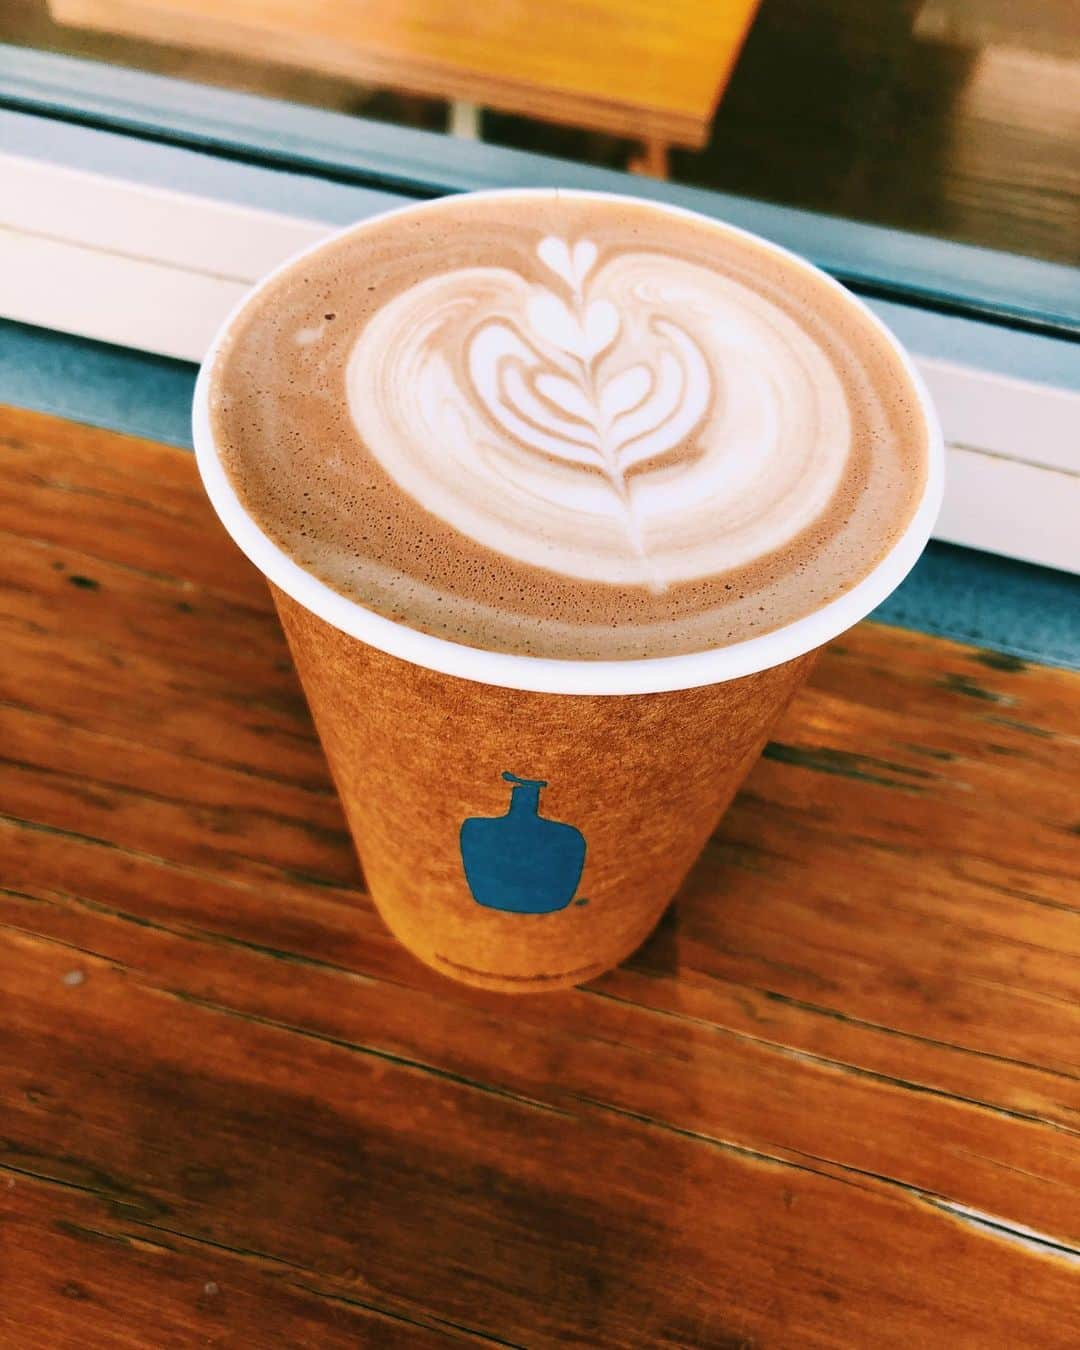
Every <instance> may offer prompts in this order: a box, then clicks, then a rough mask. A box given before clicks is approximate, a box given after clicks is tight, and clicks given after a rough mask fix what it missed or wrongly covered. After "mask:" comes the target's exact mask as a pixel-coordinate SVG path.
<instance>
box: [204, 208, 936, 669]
mask: <svg viewBox="0 0 1080 1350" xmlns="http://www.w3.org/2000/svg"><path fill="white" fill-rule="evenodd" d="M463 195H468V196H469V197H471V198H472V197H475V198H491V199H494V198H503V197H517V198H521V197H551V196H555V197H558V196H567V197H573V198H575V199H582V198H585V199H592V200H608V201H614V202H623V201H627V200H629V201H633V202H634V203H635V204H637V203H639V202H641V203H643V204H645V205H646V206H648V207H651V208H652V209H654V210H656V211H659V212H660V213H662V214H667V215H671V216H676V217H680V218H690V219H692V220H696V221H700V222H704V223H705V224H707V225H709V226H711V227H713V228H716V229H719V230H721V231H722V232H727V233H730V234H734V235H738V236H740V237H742V238H745V239H748V240H750V241H752V242H753V243H754V244H756V245H757V246H759V247H763V248H765V249H767V250H769V251H770V252H772V253H773V254H775V255H776V256H778V257H779V258H781V259H783V260H784V261H785V262H786V263H788V264H789V265H794V266H795V267H797V268H799V269H802V270H804V271H807V272H810V273H812V274H813V275H814V276H815V277H816V278H818V279H819V280H820V281H822V282H823V283H824V284H825V285H826V287H827V288H828V289H830V290H831V291H833V292H834V293H835V294H837V295H838V296H841V297H843V299H844V302H845V303H846V304H848V305H851V306H853V307H854V308H855V309H856V310H858V311H859V312H860V313H861V315H862V316H863V318H864V319H865V320H866V321H868V322H869V323H870V324H871V325H872V326H873V327H874V329H875V330H876V331H877V332H878V334H879V335H880V336H881V337H882V338H883V339H884V340H885V342H886V345H887V346H888V347H889V348H890V349H891V350H892V352H893V353H894V355H895V356H896V357H897V359H898V361H899V363H900V366H901V367H902V369H903V370H904V371H905V372H906V374H907V375H908V377H909V379H910V381H911V383H912V385H913V387H914V389H915V391H916V394H917V397H918V401H919V409H920V412H921V414H922V417H923V420H924V423H925V426H926V430H927V462H926V478H925V482H924V484H923V492H922V496H921V498H920V500H919V503H918V505H917V507H916V508H915V511H914V512H913V513H912V516H911V519H910V520H909V521H908V523H907V525H906V526H905V528H904V530H903V532H902V533H901V535H900V536H899V537H898V538H897V539H896V540H895V542H894V543H893V545H892V546H891V547H890V549H889V550H888V552H887V553H886V554H885V555H884V556H883V557H882V558H881V559H880V560H879V561H878V563H877V564H876V565H875V566H874V568H873V569H872V570H871V571H870V572H869V573H867V575H866V576H865V577H863V578H862V580H861V581H858V582H856V584H855V585H854V586H852V587H851V588H850V589H849V590H847V591H844V592H843V593H842V594H841V595H839V596H837V597H836V598H835V599H833V600H830V601H829V602H828V604H826V605H823V606H822V607H821V608H820V609H818V610H815V611H814V612H813V613H812V614H808V615H806V616H805V617H803V618H801V619H796V620H794V621H793V622H791V623H788V624H785V625H784V626H783V627H781V628H776V629H773V630H772V631H771V632H769V633H763V634H761V635H759V636H756V637H751V638H745V639H743V640H742V641H741V642H736V643H732V644H730V645H729V646H724V647H710V648H707V649H705V650H703V651H698V652H686V653H681V654H679V655H673V656H656V657H633V658H629V659H626V660H588V659H581V658H571V659H563V658H556V657H540V656H526V655H520V654H516V653H511V652H498V651H488V650H485V649H484V648H480V647H470V646H467V645H466V644H465V643H460V642H452V641H450V640H449V639H448V638H440V637H435V636H433V635H432V634H429V633H424V632H421V631H420V630H419V629H415V628H410V627H408V626H407V625H405V624H402V623H397V622H395V621H394V620H392V619H387V618H384V617H383V616H382V615H380V614H376V613H375V612H374V610H371V609H368V608H366V607H365V606H364V605H362V604H361V603H360V602H359V601H356V600H350V599H349V598H348V597H346V596H344V595H342V594H341V593H340V592H338V591H335V590H334V589H333V588H332V587H331V586H328V585H327V584H326V583H325V582H323V581H320V580H319V579H318V578H317V577H315V576H313V575H312V574H311V573H310V572H307V571H305V569H304V568H302V567H301V566H300V565H299V564H298V563H296V562H294V561H293V559H292V558H290V557H289V555H288V554H287V553H286V552H285V551H284V550H283V549H282V548H280V547H279V546H278V545H277V544H276V543H274V541H273V540H272V539H271V538H270V537H269V536H268V535H267V534H265V533H264V531H263V530H262V528H261V527H260V526H259V525H258V524H257V523H256V521H255V519H254V518H253V517H252V516H251V515H249V514H248V512H247V510H246V509H245V508H244V506H243V505H242V504H241V502H240V499H239V497H238V496H237V494H236V492H235V490H234V488H233V486H232V483H231V482H230V481H229V478H228V476H227V474H226V472H225V470H224V468H223V467H222V464H221V460H220V457H219V455H218V452H217V447H216V445H215V442H214V435H213V428H212V423H211V419H210V404H209V393H210V379H211V375H212V371H213V367H214V364H215V362H216V361H217V359H218V357H219V356H220V355H221V353H222V350H223V348H224V347H225V346H226V344H227V342H228V338H229V334H230V332H231V330H232V327H233V325H234V323H235V322H236V321H237V319H238V318H239V317H240V315H241V313H242V312H243V311H244V310H245V309H246V308H247V306H248V305H249V304H251V303H252V302H253V301H254V300H255V298H256V297H257V296H258V295H260V294H261V293H262V292H263V291H264V290H265V289H266V288H267V287H269V286H271V285H272V284H273V283H274V282H275V281H276V280H277V279H278V277H279V276H281V275H282V274H283V273H285V272H287V271H288V270H289V269H291V268H292V267H294V266H295V265H296V264H297V263H298V262H300V261H301V260H302V259H303V258H305V257H307V256H309V255H310V254H313V253H316V252H318V251H319V250H320V249H322V248H326V247H329V246H331V245H332V244H334V243H335V242H336V241H337V240H338V239H341V238H343V237H345V236H347V235H353V234H358V233H362V232H363V231H364V229H365V228H367V227H368V226H370V225H373V224H375V223H376V222H379V223H381V222H382V221H383V220H385V219H387V218H388V217H390V216H396V215H404V214H406V213H410V214H419V213H422V212H426V211H437V210H438V209H439V208H440V206H441V205H442V204H443V202H444V201H445V198H443V197H436V198H433V199H432V200H430V201H423V202H409V203H407V204H406V205H404V206H400V207H394V208H392V209H391V210H389V211H383V212H380V213H378V214H377V215H375V216H371V217H367V218H365V219H364V220H361V221H358V222H355V223H353V224H351V225H348V226H346V227H344V228H343V229H340V230H335V231H333V232H332V233H330V234H328V235H326V236H325V237H323V238H322V239H319V240H317V241H316V242H315V243H314V244H311V245H308V246H307V247H306V248H303V249H301V250H299V251H298V252H296V253H294V254H292V255H291V256H290V257H288V258H286V259H285V260H284V261H283V262H282V263H280V264H279V265H278V266H277V267H275V268H274V269H273V270H272V271H271V272H269V273H268V274H267V275H266V276H265V277H263V278H262V280H261V281H259V282H258V283H256V285H255V286H254V287H252V289H251V290H250V291H248V292H247V294H246V295H244V296H243V297H242V298H241V300H240V301H239V302H238V303H237V304H236V305H234V306H233V308H232V309H231V310H230V312H229V314H228V315H227V316H226V318H225V320H224V321H223V323H222V324H221V326H220V327H219V329H218V330H217V332H216V333H215V335H214V337H213V339H212V340H211V343H210V346H209V349H208V351H207V354H206V356H205V358H204V360H203V362H202V364H201V366H200V368H199V374H198V377H197V379H196V382H195V395H194V403H193V408H192V431H193V438H194V445H195V458H196V463H197V466H198V469H199V473H200V475H201V477H202V481H203V486H204V487H205V489H206V493H207V496H208V497H209V498H210V502H211V505H212V506H213V508H214V510H215V512H216V513H217V515H218V518H219V519H220V520H221V523H222V524H223V525H224V527H225V529H226V530H227V531H228V533H229V534H230V535H231V536H232V539H233V541H234V543H235V544H236V545H237V546H238V547H239V549H240V550H241V552H242V553H244V554H245V555H246V556H247V558H248V559H249V560H250V561H251V562H252V563H254V564H255V566H256V567H257V568H258V569H259V571H260V572H262V573H263V575H264V576H265V577H266V578H267V580H268V581H270V582H272V583H273V584H274V585H275V586H276V587H278V588H279V589H280V590H282V591H284V592H285V594H286V595H288V596H290V597H291V598H292V599H293V600H295V601H296V602H297V603H298V604H300V605H303V607H304V608H305V609H307V610H309V611H310V612H311V613H312V614H314V615H315V616H316V617H317V618H320V619H323V620H324V621H325V622H326V623H329V624H331V625H332V626H333V627H334V628H337V629H339V630H340V631H341V632H343V633H345V634H347V635H348V636H349V637H353V638H356V639H358V640H359V641H361V642H366V643H368V644H369V645H370V646H372V647H376V648H378V649H379V650H381V651H383V652H387V653H388V654H390V655H391V656H396V657H399V658H400V659H402V660H404V661H408V662H410V663H411V664H413V665H417V666H423V667H426V668H427V669H429V670H433V671H437V672H439V673H440V674H443V675H451V676H456V677H458V678H460V679H466V680H475V681H478V682H480V683H483V684H491V685H498V686H502V687H504V688H508V689H521V690H528V691H532V692H536V693H545V694H589V695H603V694H612V695H617V694H618V695H625V694H654V693H664V692H671V691H675V690H684V689H694V688H698V687H700V686H702V685H710V684H720V683H723V682H725V681H727V680H733V679H739V678H741V677H743V676H746V675H753V674H756V673H757V672H759V671H763V670H768V669H770V668H772V667H774V666H778V665H781V664H783V663H784V662H786V661H791V660H794V659H795V658H796V657H799V656H803V655H805V654H806V653H807V652H810V651H813V650H815V649H816V648H818V647H820V646H821V645H822V644H823V643H826V642H828V641H830V640H831V639H832V638H834V637H837V636H839V634H841V633H843V632H846V631H847V629H849V628H851V627H852V626H853V625H854V624H856V623H858V622H859V620H860V619H864V618H865V617H866V616H867V615H868V614H869V613H870V612H871V611H872V610H873V609H875V608H876V607H877V606H878V605H879V604H880V603H881V602H882V601H883V600H884V599H885V598H886V597H887V596H888V595H890V594H891V593H892V592H893V591H894V590H895V589H896V587H897V586H898V585H899V584H900V582H901V581H903V579H904V577H905V576H907V574H908V572H910V570H911V569H912V567H914V565H915V563H916V562H917V561H918V558H919V555H920V554H921V553H922V551H923V549H924V547H925V546H926V542H927V540H928V539H929V537H930V532H931V530H932V529H933V526H934V522H935V521H936V519H937V516H938V512H939V511H940V509H941V501H942V495H943V491H944V476H945V474H944V463H945V445H944V438H943V436H942V431H941V425H940V423H939V421H938V417H937V413H936V412H935V410H934V406H933V404H932V402H931V400H930V395H929V393H928V391H927V389H926V385H925V383H924V382H923V379H922V377H921V375H920V374H919V372H918V370H917V369H916V368H915V365H914V363H913V362H912V360H911V357H910V356H909V355H908V353H907V352H906V351H905V350H904V348H903V347H902V346H901V345H900V343H899V341H898V340H897V339H896V337H895V336H894V335H893V333H892V332H891V331H890V330H889V329H888V328H887V327H886V325H885V324H884V323H882V321H881V320H880V319H879V318H878V316H877V315H876V314H875V313H874V312H873V310H871V309H870V308H869V306H867V305H866V304H865V303H864V302H863V301H862V300H861V299H859V297H858V296H856V295H853V294H852V292H851V291H849V290H848V289H847V288H846V287H845V286H842V285H841V284H840V283H839V282H838V281H836V280H834V279H833V278H832V277H830V276H829V275H828V274H827V273H826V272H823V271H822V270H821V269H820V268H818V267H815V266H814V264H813V263H810V262H808V261H807V260H806V259H805V258H802V257H800V256H799V255H798V254H796V253H792V252H791V251H790V250H789V249H786V248H783V247H781V246H780V245H778V244H774V243H772V242H770V241H769V240H767V239H763V238H762V237H761V236H760V235H757V234H754V233H753V232H751V231H750V230H744V229H742V228H741V227H739V226H736V225H730V224H728V223H727V222H726V221H723V220H717V219H714V218H712V217H710V216H705V215H702V214H701V213H700V212H697V211H691V210H688V209H687V208H685V207H680V206H673V205H669V204H668V203H666V202H656V201H653V200H651V199H646V198H637V197H632V196H629V195H628V194H620V193H614V192H602V191H590V190H585V189H578V188H573V189H566V188H556V187H542V188H494V189H487V190H484V191H479V192H470V193H468V194H463Z"/></svg>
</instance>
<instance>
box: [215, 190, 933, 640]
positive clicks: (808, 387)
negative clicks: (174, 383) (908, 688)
mask: <svg viewBox="0 0 1080 1350" xmlns="http://www.w3.org/2000/svg"><path fill="white" fill-rule="evenodd" d="M210 416H211V420H212V423H213V429H214V436H215V441H216V443H217V445H218V446H219V454H220V460H221V464H222V467H223V468H224V470H225V472H226V474H227V475H228V477H229V479H230V480H231V483H232V486H233V488H234V489H235V491H236V494H237V496H238V497H239V499H240V502H241V503H242V505H243V506H244V508H245V509H246V510H247V512H248V513H249V514H250V515H251V516H252V517H253V519H254V520H255V521H256V522H257V523H258V525H259V528H260V529H261V530H262V531H263V532H264V533H265V534H267V535H268V536H269V537H270V538H271V539H272V540H274V541H275V542H276V543H278V544H279V545H280V547H281V548H283V549H284V550H285V551H286V552H287V553H288V554H289V556H290V557H291V558H292V559H293V560H294V561H295V562H296V563H297V564H298V565H299V566H300V567H302V568H305V569H306V570H308V571H309V572H311V573H312V574H314V575H315V576H316V577H318V578H319V579H321V580H322V581H324V582H325V583H326V584H327V585H329V586H331V587H332V588H334V589H335V590H337V591H339V592H340V593H342V594H343V595H345V596H347V597H349V598H350V599H352V600H355V601H356V602H358V603H359V604H360V605H362V606H365V607H366V608H369V609H372V610H374V611H376V612H377V613H379V614H381V615H383V616H384V617H387V618H390V619H393V620H394V621H396V622H398V623H403V624H406V625H409V626H411V627H413V628H417V629H420V630H421V631H423V632H427V633H430V634H433V635H435V636H438V637H446V638H449V639H451V640H453V641H456V642H459V643H465V644H467V645H472V646H478V647H486V648H490V649H492V650H496V651H508V652H514V653H518V654H524V655H539V656H546V657H555V658H559V657H571V658H576V659H591V658H604V659H619V658H633V657H646V656H665V655H674V654H678V653H683V652H693V651H702V650H705V649H707V648H710V647H715V646H723V645H726V644H729V643H733V642H738V641H740V640H742V639H744V638H747V637H753V636H755V635H757V634H759V633H764V632H768V631H769V630H771V629H774V628H778V627H781V626H782V625H784V624H787V623H790V622H792V621H794V620H796V619H799V618H802V617H805V616H806V615H807V614H809V613H811V612H813V611H814V610H815V609H817V608H819V607H820V606H822V605H823V604H826V603H827V602H828V601H829V600H830V599H832V598H834V597H835V596H837V595H839V594H840V593H842V592H843V591H844V590H846V589H849V588H850V587H851V586H853V585H855V584H856V583H857V582H858V581H859V580H860V579H861V578H862V577H864V576H865V575H866V574H867V573H868V572H869V571H870V570H871V569H872V568H873V567H874V565H875V563H876V562H877V561H878V560H879V559H880V557H881V556H882V555H883V554H884V552H885V551H886V550H887V549H888V548H889V547H890V546H891V544H892V542H893V541H894V540H895V539H896V538H897V536H898V534H899V533H900V532H901V531H902V530H903V529H904V527H905V525H906V523H907V522H908V520H909V519H910V517H911V514H912V512H913V510H914V505H915V503H916V502H917V500H918V498H919V495H920V492H921V489H922V484H923V482H924V479H925V474H926V465H927V444H926V424H925V419H924V418H923V417H922V415H921V413H920V412H919V396H918V394H917V392H916V391H915V390H914V389H913V388H912V385H911V383H910V378H909V376H908V375H907V372H906V368H905V367H904V365H903V362H902V360H901V359H900V358H899V357H898V356H897V354H896V352H895V350H894V349H893V347H892V346H891V344H890V342H889V339H888V338H887V336H886V335H884V334H883V333H882V332H881V330H880V329H879V328H878V327H877V326H876V324H875V323H874V321H873V320H872V319H871V318H870V317H869V316H868V315H867V314H866V313H865V311H863V310H862V309H861V308H860V307H859V306H858V305H857V304H854V303H853V302H852V301H851V300H850V299H849V298H848V297H847V296H846V295H845V294H844V293H843V292H842V291H841V290H840V289H839V288H837V287H835V286H834V285H832V283H830V282H828V281H827V280H826V279H825V278H823V277H822V276H821V275H820V274H818V273H815V272H814V271H813V269H810V268H808V267H805V266H804V265H803V264H801V263H799V262H798V261H797V260H795V259H792V258H791V257H790V256H788V255H785V254H782V253H779V252H778V251H777V250H774V249H772V248H770V247H769V246H768V245H767V244H764V243H762V242H761V241H757V240H754V239H753V238H751V237H750V236H748V235H744V234H740V233H739V232H737V231H731V230H728V229H726V228H725V227H724V226H722V225H717V224H716V223H714V222H710V221H707V220H704V219H702V218H700V217H694V216H692V215H689V214H688V213H675V212H671V211H668V210H666V209H664V208H660V207H656V206H653V205H650V204H648V203H645V202H634V201H630V200H620V199H615V198H603V197H594V196H592V195H590V194H588V193H574V192H546V191H544V192H534V193H511V194H495V195H490V196H489V195H483V194H481V195H480V196H477V197H475V198H470V197H469V196H467V195H466V196H461V197H456V198H448V199H444V200H442V201H440V202H438V203H431V204H426V205H423V206H420V207H416V208H413V209H409V210H406V211H403V212H399V213H394V214H391V215H389V216H387V217H385V218H381V219H375V220H372V221H369V222H365V223H364V224H362V225H360V226H358V227H357V228H356V229H355V230H353V231H351V232H346V233H344V234H342V235H341V236H339V237H337V238H336V239H333V240H331V241H329V242H328V243H327V244H326V245H324V246H322V247H320V248H318V249H317V250H315V251H314V252H312V253H309V254H308V255H306V256H305V257H303V258H301V259H299V260H298V261H297V262H295V263H294V264H292V265H291V266H290V267H288V268H287V269H285V270H284V271H283V272H282V273H281V274H280V275H279V276H278V277H276V278H274V279H273V280H272V281H271V282H270V283H269V284H268V285H266V286H264V287H263V288H261V289H260V290H259V292H258V293H257V294H256V296H255V297H254V298H253V299H252V301H251V302H249V304H248V305H247V306H246V307H245V308H244V309H243V310H242V311H241V313H240V315H239V317H238V318H237V319H236V320H235V321H234V323H233V325H232V326H231V328H230V330H229V333H228V335H227V338H226V341H225V346H224V348H223V350H222V352H221V355H220V356H219V358H218V359H217V360H216V362H215V366H214V376H213V382H212V385H211V388H210Z"/></svg>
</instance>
